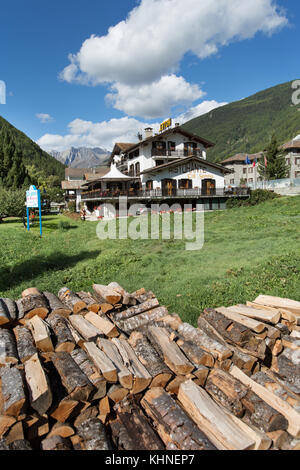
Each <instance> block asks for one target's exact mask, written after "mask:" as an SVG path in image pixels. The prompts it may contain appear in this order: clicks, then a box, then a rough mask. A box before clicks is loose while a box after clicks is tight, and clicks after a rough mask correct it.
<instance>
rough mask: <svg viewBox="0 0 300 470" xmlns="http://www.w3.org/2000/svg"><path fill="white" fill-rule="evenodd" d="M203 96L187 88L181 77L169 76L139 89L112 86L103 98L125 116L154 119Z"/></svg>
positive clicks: (190, 87) (193, 89) (192, 87)
mask: <svg viewBox="0 0 300 470" xmlns="http://www.w3.org/2000/svg"><path fill="white" fill-rule="evenodd" d="M203 95H204V92H203V91H202V90H200V88H199V87H198V85H191V84H190V83H188V82H187V81H186V80H185V79H184V78H183V77H178V76H176V75H174V74H172V75H165V76H163V77H161V79H160V80H157V81H155V82H153V83H151V84H147V85H141V86H139V85H136V86H129V85H124V84H121V83H115V84H114V85H113V86H112V93H109V94H108V95H107V96H106V98H107V100H108V101H109V102H111V103H112V104H113V106H114V107H115V108H116V109H119V110H121V111H124V113H126V114H128V115H129V116H142V117H143V118H145V119H155V118H158V117H161V116H165V115H169V114H171V109H172V107H173V106H178V105H181V106H182V105H190V104H191V103H193V102H194V101H195V100H198V99H199V98H201V97H203Z"/></svg>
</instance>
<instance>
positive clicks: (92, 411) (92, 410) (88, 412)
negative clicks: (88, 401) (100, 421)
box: [74, 406, 98, 428]
mask: <svg viewBox="0 0 300 470" xmlns="http://www.w3.org/2000/svg"><path fill="white" fill-rule="evenodd" d="M97 415H98V410H97V407H96V406H89V407H88V408H86V409H84V410H82V411H81V412H80V414H79V415H78V416H77V417H76V419H75V420H74V426H75V428H78V427H79V426H80V425H81V424H82V423H84V422H85V421H86V420H87V419H90V418H96V416H97Z"/></svg>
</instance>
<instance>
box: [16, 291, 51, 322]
mask: <svg viewBox="0 0 300 470" xmlns="http://www.w3.org/2000/svg"><path fill="white" fill-rule="evenodd" d="M20 303H21V305H22V312H23V313H24V318H22V320H21V321H20V322H21V323H24V319H29V318H32V317H34V316H35V315H37V316H38V317H40V318H42V319H44V318H46V316H47V315H48V312H49V308H48V302H47V300H46V299H45V297H44V296H43V294H41V293H40V294H39V295H27V296H26V297H22V299H21V302H20ZM19 320H20V317H19Z"/></svg>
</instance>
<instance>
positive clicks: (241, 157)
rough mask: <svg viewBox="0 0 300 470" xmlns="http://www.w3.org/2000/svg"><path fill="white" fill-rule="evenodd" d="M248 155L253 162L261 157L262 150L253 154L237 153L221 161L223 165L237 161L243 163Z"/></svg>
mask: <svg viewBox="0 0 300 470" xmlns="http://www.w3.org/2000/svg"><path fill="white" fill-rule="evenodd" d="M247 156H248V157H249V160H250V161H251V162H252V161H254V160H256V159H257V158H261V156H262V152H258V153H252V154H248V153H237V154H236V155H233V157H229V158H227V159H226V160H223V161H222V162H221V165H224V164H225V165H226V164H227V163H235V162H238V163H243V162H244V161H245V160H246V158H247Z"/></svg>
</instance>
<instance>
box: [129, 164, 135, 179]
mask: <svg viewBox="0 0 300 470" xmlns="http://www.w3.org/2000/svg"><path fill="white" fill-rule="evenodd" d="M129 176H134V165H130V167H129Z"/></svg>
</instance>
